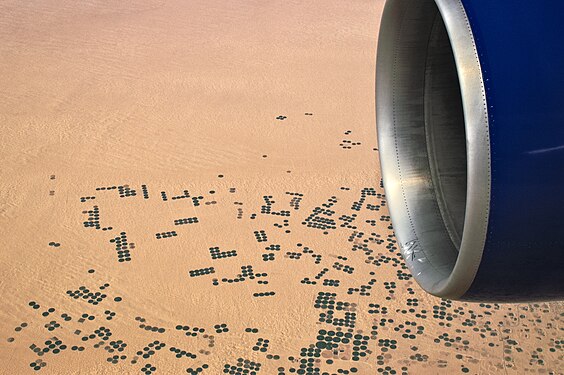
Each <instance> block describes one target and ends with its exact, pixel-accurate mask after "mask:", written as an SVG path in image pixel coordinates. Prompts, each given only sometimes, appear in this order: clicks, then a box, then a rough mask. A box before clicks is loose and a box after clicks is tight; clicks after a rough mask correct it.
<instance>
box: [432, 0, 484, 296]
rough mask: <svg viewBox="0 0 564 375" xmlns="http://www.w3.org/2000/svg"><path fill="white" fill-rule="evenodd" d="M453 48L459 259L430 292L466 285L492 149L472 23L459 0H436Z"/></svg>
mask: <svg viewBox="0 0 564 375" xmlns="http://www.w3.org/2000/svg"><path fill="white" fill-rule="evenodd" d="M435 3H436V4H437V6H438V8H439V12H440V13H441V16H442V18H443V21H444V23H445V26H446V29H447V32H448V35H449V38H450V42H451V46H452V49H453V52H454V59H455V63H456V68H457V70H458V77H459V83H460V91H461V96H462V106H463V110H464V126H465V128H466V148H467V163H468V164H467V173H468V177H467V178H468V184H467V193H466V213H465V217H464V231H463V234H462V242H461V246H460V251H459V255H458V259H457V261H456V264H455V266H454V269H453V270H452V273H451V274H450V276H449V277H448V279H446V280H444V281H443V282H441V283H440V284H439V285H437V286H436V289H435V290H433V291H432V293H434V294H437V295H440V296H442V297H447V298H454V299H457V298H461V297H463V296H464V294H465V293H466V292H467V291H468V289H470V286H471V285H472V282H473V281H474V278H475V277H476V273H477V272H478V268H479V266H480V262H481V260H482V254H483V251H484V246H485V243H486V236H487V231H488V221H489V211H490V196H491V150H490V137H489V135H490V133H489V120H488V105H487V100H486V90H485V87H484V79H483V76H482V67H481V64H480V58H479V56H478V51H477V48H476V43H475V40H474V35H473V33H472V28H471V26H470V22H469V20H468V16H467V14H466V11H465V9H464V5H463V4H462V1H461V0H435Z"/></svg>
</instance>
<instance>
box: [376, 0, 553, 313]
mask: <svg viewBox="0 0 564 375" xmlns="http://www.w3.org/2000/svg"><path fill="white" fill-rule="evenodd" d="M563 15H564V2H563V1H558V0H537V1H530V0H388V1H387V2H386V5H385V7H384V13H383V16H382V23H381V27H380V36H379V45H378V56H377V81H376V101H377V126H378V140H379V150H380V161H381V165H382V176H383V179H384V188H385V190H386V196H387V199H388V205H389V209H390V214H391V218H392V222H393V225H394V230H395V233H396V236H397V239H398V242H399V243H400V248H401V251H402V254H403V256H404V258H405V260H406V262H407V265H408V267H409V269H410V270H411V272H412V273H413V275H414V277H415V279H416V280H417V282H418V283H419V284H420V285H421V286H422V287H423V289H425V290H426V291H428V292H429V293H432V294H434V295H437V296H440V297H445V298H452V299H459V300H468V301H499V302H503V301H534V300H554V299H562V298H563V297H564V218H563V215H564V21H563V20H562V17H563Z"/></svg>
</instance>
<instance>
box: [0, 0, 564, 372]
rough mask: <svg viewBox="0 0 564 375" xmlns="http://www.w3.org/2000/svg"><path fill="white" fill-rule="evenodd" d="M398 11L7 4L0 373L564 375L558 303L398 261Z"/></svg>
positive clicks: (212, 3)
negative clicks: (385, 86)
mask: <svg viewBox="0 0 564 375" xmlns="http://www.w3.org/2000/svg"><path fill="white" fill-rule="evenodd" d="M381 7H382V2H381V1H374V0H372V1H364V0H354V1H352V0H351V1H336V0H323V1H321V0H313V1H296V0H285V1H278V0H276V1H256V0H255V1H225V0H205V1H204V0H190V1H152V0H143V1H141V0H130V1H106V0H87V1H69V0H56V1H55V0H42V1H25V2H24V1H19V0H18V1H16V0H7V1H3V2H1V4H0V82H2V84H1V85H0V124H1V132H0V160H1V161H2V167H1V168H0V236H1V238H2V251H1V252H0V295H1V296H2V300H1V302H0V373H2V374H25V373H33V372H40V373H42V374H114V373H115V374H118V373H119V374H122V373H144V374H151V373H156V374H170V373H188V374H197V373H201V374H204V375H206V374H209V375H217V374H222V373H228V374H253V373H257V374H259V375H262V374H268V375H269V374H274V375H278V374H294V373H295V374H310V373H311V374H353V373H354V374H408V373H409V374H456V373H470V374H492V373H500V374H525V373H544V374H548V373H552V374H556V373H562V369H563V361H562V358H563V334H562V323H561V316H562V313H563V312H564V310H563V309H562V305H559V304H535V305H527V304H520V305H496V304H491V305H490V304H481V305H480V304H466V303H456V302H451V301H447V300H440V299H437V298H434V297H430V296H428V295H426V294H425V293H423V292H422V291H421V290H420V289H419V287H418V286H417V285H416V283H414V281H413V280H412V278H411V277H410V275H409V274H408V272H407V270H406V269H405V268H404V267H403V266H402V265H403V263H402V261H401V258H400V256H399V254H398V250H397V247H396V244H395V241H394V238H393V235H392V230H391V229H390V222H389V218H388V216H387V215H388V212H387V207H386V201H385V196H384V195H383V194H384V191H383V189H382V187H381V182H380V174H379V170H378V165H379V164H378V150H377V144H376V130H375V125H374V118H375V114H374V94H373V93H374V65H375V51H376V40H377V29H378V21H379V16H380V12H381Z"/></svg>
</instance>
